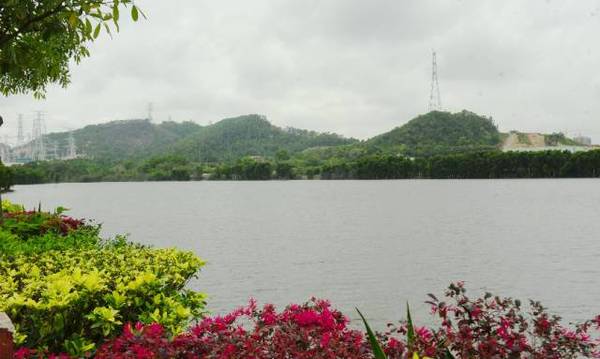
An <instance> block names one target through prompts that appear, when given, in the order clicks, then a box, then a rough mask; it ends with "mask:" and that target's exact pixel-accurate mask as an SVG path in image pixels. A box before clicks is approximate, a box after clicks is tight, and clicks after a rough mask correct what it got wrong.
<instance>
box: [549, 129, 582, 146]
mask: <svg viewBox="0 0 600 359" xmlns="http://www.w3.org/2000/svg"><path fill="white" fill-rule="evenodd" d="M544 142H545V143H546V146H558V145H564V146H580V145H581V144H580V143H578V142H577V141H574V140H572V139H570V138H567V136H565V134H564V133H562V132H555V133H551V134H549V135H544Z"/></svg>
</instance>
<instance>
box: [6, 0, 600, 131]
mask: <svg viewBox="0 0 600 359" xmlns="http://www.w3.org/2000/svg"><path fill="white" fill-rule="evenodd" d="M136 3H137V4H138V6H139V7H140V8H142V9H143V10H144V12H145V13H146V15H147V17H148V18H147V19H146V20H140V21H139V22H137V23H133V22H132V21H131V20H129V19H126V20H125V18H124V17H123V18H122V20H124V21H123V23H122V25H121V32H120V33H119V34H117V35H115V36H114V37H113V38H112V39H111V38H110V37H108V36H107V35H102V36H101V38H100V39H99V40H98V41H97V42H96V43H94V44H92V45H91V47H90V48H91V53H92V55H91V57H90V58H87V59H85V60H84V61H83V62H81V63H80V64H78V65H73V66H72V76H71V84H70V85H69V87H68V88H67V89H63V88H60V87H58V86H51V87H50V88H49V91H48V94H47V97H46V99H45V100H35V99H34V98H33V96H31V95H19V96H10V97H0V115H2V116H3V117H4V119H5V125H4V126H3V127H2V128H1V129H0V139H4V138H5V136H6V137H8V138H9V140H12V141H14V137H15V136H16V132H17V125H16V123H17V121H16V118H17V114H19V113H21V114H23V116H24V119H25V131H26V132H29V131H31V120H32V118H33V116H34V111H44V112H45V119H46V127H47V130H48V132H53V131H64V130H69V129H75V128H79V127H83V126H85V125H88V124H96V123H103V122H108V121H111V120H124V119H131V118H145V117H147V113H148V111H147V108H148V104H149V103H152V104H153V119H154V121H156V122H160V121H166V120H169V119H172V120H173V121H184V120H191V121H194V122H197V123H199V124H209V123H214V122H216V121H218V120H220V119H223V118H227V117H234V116H238V115H242V114H250V113H258V114H263V115H265V116H267V118H268V119H269V120H270V121H271V122H272V123H274V124H275V125H278V126H282V127H286V126H292V127H298V128H306V129H311V130H318V131H327V132H336V133H340V134H342V135H345V136H352V137H356V138H360V139H366V138H369V137H371V136H374V135H376V134H379V133H382V132H385V131H388V130H390V129H392V128H394V127H396V126H400V125H402V124H403V123H405V122H407V121H408V120H410V119H411V118H413V117H415V116H417V115H419V114H422V113H426V112H427V106H428V101H429V92H430V85H431V53H432V50H434V49H435V51H436V52H437V62H438V76H439V84H440V91H441V99H442V105H443V108H444V109H445V110H448V111H453V112H454V111H460V110H462V109H467V110H470V111H474V112H476V113H479V114H482V115H486V116H492V117H493V118H494V120H495V121H496V123H497V124H498V125H499V127H500V129H501V130H503V131H508V130H513V129H515V130H519V131H523V132H555V131H562V132H565V133H567V134H569V135H577V134H583V135H587V136H590V137H592V138H593V140H594V142H600V46H599V45H598V43H599V40H598V36H599V34H600V1H591V0H590V1H587V0H577V1H550V0H542V1H537V0H528V1H522V0H512V1H511V0H503V1H496V0H490V1H485V0H468V1H467V0H446V1H443V0H438V1H433V0H432V1H428V0H413V1H403V0H389V1H387V0H369V1H364V0H270V1H269V0H252V1H247V0H239V1H233V0H219V1H205V0H169V1H168V0H138V1H136Z"/></svg>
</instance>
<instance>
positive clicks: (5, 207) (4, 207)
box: [2, 199, 25, 213]
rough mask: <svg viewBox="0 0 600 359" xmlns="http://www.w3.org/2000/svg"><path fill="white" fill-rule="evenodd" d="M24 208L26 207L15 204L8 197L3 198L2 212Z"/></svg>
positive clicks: (20, 210) (11, 211) (22, 209)
mask: <svg viewBox="0 0 600 359" xmlns="http://www.w3.org/2000/svg"><path fill="white" fill-rule="evenodd" d="M24 210H25V208H23V206H22V205H20V204H14V203H12V202H11V201H9V200H7V199H3V200H2V213H13V212H22V211H24Z"/></svg>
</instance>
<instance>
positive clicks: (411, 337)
mask: <svg viewBox="0 0 600 359" xmlns="http://www.w3.org/2000/svg"><path fill="white" fill-rule="evenodd" d="M406 321H407V323H406V326H407V328H406V339H407V344H408V347H409V348H413V346H414V345H415V340H416V337H415V327H414V325H413V321H412V318H411V316H410V307H409V305H408V302H406Z"/></svg>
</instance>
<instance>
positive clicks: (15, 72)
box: [0, 0, 144, 220]
mask: <svg viewBox="0 0 600 359" xmlns="http://www.w3.org/2000/svg"><path fill="white" fill-rule="evenodd" d="M121 8H130V11H131V18H132V19H133V21H137V20H138V17H139V15H140V14H142V16H144V14H143V13H142V12H141V11H140V10H139V9H138V8H137V6H135V5H134V4H133V0H43V1H40V0H1V2H0V93H1V94H3V95H4V96H8V95H11V94H19V93H29V92H33V95H34V96H35V97H36V98H41V97H44V94H45V93H46V86H47V85H48V84H50V83H58V84H60V85H61V86H63V87H66V86H67V85H68V84H69V74H70V72H69V62H70V61H71V60H74V61H75V62H76V63H79V62H80V61H81V59H82V58H84V57H86V56H89V55H90V52H89V51H88V48H87V46H88V45H89V44H90V43H92V42H93V41H94V40H96V39H97V38H98V36H99V35H100V31H102V28H104V29H105V30H106V32H108V33H109V34H110V33H111V30H110V29H111V26H109V24H111V23H112V26H113V27H114V28H115V29H116V31H119V18H120V16H119V12H120V9H121ZM1 200H2V199H1V197H0V201H1ZM2 218H3V214H2V208H1V207H0V220H2Z"/></svg>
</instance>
